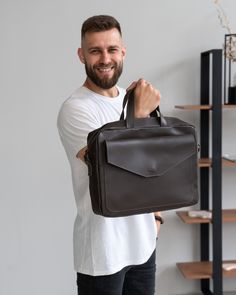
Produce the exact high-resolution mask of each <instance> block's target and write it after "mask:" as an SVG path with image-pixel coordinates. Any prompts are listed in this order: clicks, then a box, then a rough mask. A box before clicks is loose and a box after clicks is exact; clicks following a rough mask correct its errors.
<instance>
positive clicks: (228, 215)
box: [176, 209, 236, 224]
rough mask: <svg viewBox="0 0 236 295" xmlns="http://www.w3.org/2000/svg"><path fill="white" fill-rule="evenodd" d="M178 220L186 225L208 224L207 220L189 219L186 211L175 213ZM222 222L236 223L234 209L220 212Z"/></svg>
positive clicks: (209, 220)
mask: <svg viewBox="0 0 236 295" xmlns="http://www.w3.org/2000/svg"><path fill="white" fill-rule="evenodd" d="M176 214H177V215H178V216H179V218H180V219H181V220H182V221H183V222H184V223H187V224H199V223H210V222H211V219H209V218H195V217H189V216H188V211H176ZM222 220H223V222H236V209H224V210H222Z"/></svg>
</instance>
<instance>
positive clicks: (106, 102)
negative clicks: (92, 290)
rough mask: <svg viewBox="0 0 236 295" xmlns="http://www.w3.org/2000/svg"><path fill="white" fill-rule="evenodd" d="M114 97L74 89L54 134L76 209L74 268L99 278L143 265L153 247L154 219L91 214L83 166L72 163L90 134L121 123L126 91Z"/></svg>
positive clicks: (121, 90) (81, 162)
mask: <svg viewBox="0 0 236 295" xmlns="http://www.w3.org/2000/svg"><path fill="white" fill-rule="evenodd" d="M117 89H118V92H119V94H118V96H117V97H113V98H111V97H106V96H102V95H100V94H97V93H95V92H93V91H91V90H89V89H88V88H86V87H80V88H78V89H77V90H76V91H75V92H74V93H73V94H72V95H71V96H70V97H69V98H68V99H67V100H66V101H65V102H64V103H63V104H62V106H61V109H60V111H59V115H58V121H57V125H58V130H59V134H60V138H61V141H62V144H63V146H64V148H65V151H66V154H67V157H68V160H69V163H70V166H71V173H72V183H73V190H74V195H75V200H76V205H77V216H76V219H75V223H74V234H73V241H74V243H73V247H74V268H75V270H76V271H77V272H80V273H84V274H88V275H93V276H98V275H109V274H113V273H116V272H118V271H119V270H121V269H122V268H124V267H125V266H128V265H137V264H142V263H144V262H145V261H147V260H148V258H149V257H150V256H151V254H152V252H153V251H154V249H155V247H156V235H157V232H156V225H155V220H154V215H153V214H152V213H149V214H139V215H133V216H127V217H115V218H109V217H103V216H99V215H96V214H94V213H93V211H92V206H91V199H90V194H89V178H88V169H87V166H86V164H85V163H84V162H83V161H81V160H80V159H78V158H76V155H77V153H78V152H79V151H80V150H81V149H82V148H83V147H85V146H86V145H87V135H88V133H89V132H90V131H92V130H94V129H97V128H99V127H101V126H102V125H104V124H106V123H108V122H112V121H117V120H119V117H120V114H121V110H122V102H123V98H124V95H125V89H122V88H120V87H117Z"/></svg>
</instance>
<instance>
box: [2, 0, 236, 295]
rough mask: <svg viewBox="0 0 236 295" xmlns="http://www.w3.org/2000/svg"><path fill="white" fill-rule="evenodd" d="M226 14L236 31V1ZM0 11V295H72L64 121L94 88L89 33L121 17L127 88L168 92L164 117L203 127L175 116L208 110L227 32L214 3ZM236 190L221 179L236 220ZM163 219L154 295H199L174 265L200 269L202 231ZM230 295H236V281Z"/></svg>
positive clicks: (103, 1)
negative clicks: (87, 59)
mask: <svg viewBox="0 0 236 295" xmlns="http://www.w3.org/2000/svg"><path fill="white" fill-rule="evenodd" d="M221 2H222V5H223V6H224V8H225V10H226V12H227V15H228V17H229V19H230V22H231V24H232V27H233V29H234V30H235V31H236V18H235V11H236V1H234V0H224V1H221ZM0 6H1V7H0V24H1V25H0V36H1V47H0V52H1V54H0V64H1V67H0V81H1V88H0V91H1V98H0V103H1V107H0V120H1V124H0V128H1V131H0V134H1V153H0V158H1V165H0V173H1V175H0V176H1V178H0V179H1V185H0V200H1V204H0V239H1V240H0V294H1V295H32V294H34V295H41V294H44V295H54V294H55V295H69V294H70V295H75V294H76V284H75V273H74V271H73V258H72V229H73V221H74V218H75V214H76V209H75V203H74V197H73V192H72V185H71V178H70V169H69V165H68V162H67V159H66V156H65V152H64V150H63V148H62V145H61V143H60V141H59V137H58V133H57V129H56V118H57V113H58V110H59V107H60V105H61V104H62V102H63V101H64V100H65V99H66V98H67V97H68V96H69V95H70V93H71V92H72V91H73V90H74V89H75V88H76V87H78V86H80V85H81V84H82V82H83V81H84V78H85V75H84V68H83V65H81V64H80V62H79V60H78V58H77V56H76V51H77V47H78V46H79V45H80V27H81V24H82V22H83V21H84V20H85V19H86V18H87V17H89V16H91V15H94V14H111V15H113V16H115V17H116V18H117V19H118V20H119V21H120V23H121V25H122V29H123V35H124V41H125V44H126V47H127V57H126V61H125V68H124V73H123V75H122V78H121V79H120V83H119V84H120V85H121V86H123V87H127V86H128V85H129V84H130V83H131V82H132V81H133V80H136V79H138V78H140V77H144V78H145V79H147V80H149V81H150V82H152V83H153V84H154V85H155V86H156V87H158V88H159V89H160V91H161V93H162V97H163V99H162V105H161V108H162V112H163V113H164V115H174V116H178V117H180V118H182V119H184V120H187V121H189V122H191V123H193V124H196V126H197V127H199V123H198V119H199V112H198V111H192V112H185V111H180V110H176V109H174V106H175V105H176V104H197V103H199V96H200V91H199V87H200V80H199V76H200V52H202V51H206V50H209V49H213V48H221V47H222V44H223V40H224V34H225V33H226V30H224V29H223V28H221V26H220V24H219V20H218V19H217V13H216V9H215V7H214V5H213V1H211V0H197V1H196V0H195V1H194V0H178V1H173V0H155V1H154V0H147V1H139V0H138V1H137V0H135V1H134V0H130V1H123V0H122V1H111V0H100V1H91V0H87V1H78V0H77V1H75V0H69V1H65V0H47V1H46V0H41V1H36V0H22V1H16V0H1V1H0ZM235 117H236V116H235V112H234V111H232V110H225V111H224V130H223V135H224V142H223V151H224V152H225V153H226V152H228V153H233V152H235V144H236V142H235V128H234V127H233V126H235ZM235 180H236V179H235V169H232V168H227V169H226V168H224V170H223V185H224V200H223V205H224V208H231V207H232V208H236V201H235ZM196 208H197V206H196ZM164 217H165V220H166V221H165V224H164V225H163V226H162V229H161V233H160V238H159V241H158V247H157V266H158V267H157V293H156V294H158V295H174V294H175V295H176V294H181V295H182V294H187V293H191V292H194V291H197V290H199V282H194V281H190V280H185V279H184V278H183V277H182V276H181V274H180V273H179V271H178V270H177V269H176V266H175V264H176V262H179V261H191V260H198V259H199V226H198V225H193V226H190V225H185V224H183V223H182V222H181V221H180V220H179V219H178V218H177V216H176V213H175V211H170V212H166V213H164ZM223 229H224V230H223V233H224V242H223V246H224V247H223V256H224V258H226V259H235V258H236V256H235V242H236V240H235V236H236V235H235V233H236V230H235V225H234V224H224V225H223ZM142 235H143V236H144V238H145V232H143V233H142ZM224 287H225V289H228V290H230V289H232V290H236V283H235V280H233V279H227V280H225V281H224Z"/></svg>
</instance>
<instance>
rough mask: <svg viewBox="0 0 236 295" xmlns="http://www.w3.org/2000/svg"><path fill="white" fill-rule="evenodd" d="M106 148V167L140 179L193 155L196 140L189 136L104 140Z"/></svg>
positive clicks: (161, 172) (164, 170)
mask: <svg viewBox="0 0 236 295" xmlns="http://www.w3.org/2000/svg"><path fill="white" fill-rule="evenodd" d="M106 148H107V162H108V163H109V164H111V165H114V166H117V167H119V168H121V169H124V170H127V171H129V172H131V173H135V174H138V175H140V176H143V177H154V176H161V175H163V174H165V173H166V172H167V171H169V170H170V169H172V168H173V167H175V166H177V165H179V164H180V163H182V162H183V161H186V160H187V159H189V158H190V157H191V156H193V155H194V154H196V141H195V137H194V135H193V134H186V135H178V136H176V135H175V136H173V135H167V136H165V137H163V136H161V137H154V138H132V139H125V140H123V139H120V140H107V141H106ZM170 155H171V156H170Z"/></svg>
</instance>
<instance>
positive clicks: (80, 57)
mask: <svg viewBox="0 0 236 295" xmlns="http://www.w3.org/2000/svg"><path fill="white" fill-rule="evenodd" d="M77 53H78V56H79V59H80V61H81V62H82V63H83V64H84V61H85V59H84V53H83V49H82V48H78V51H77Z"/></svg>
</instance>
